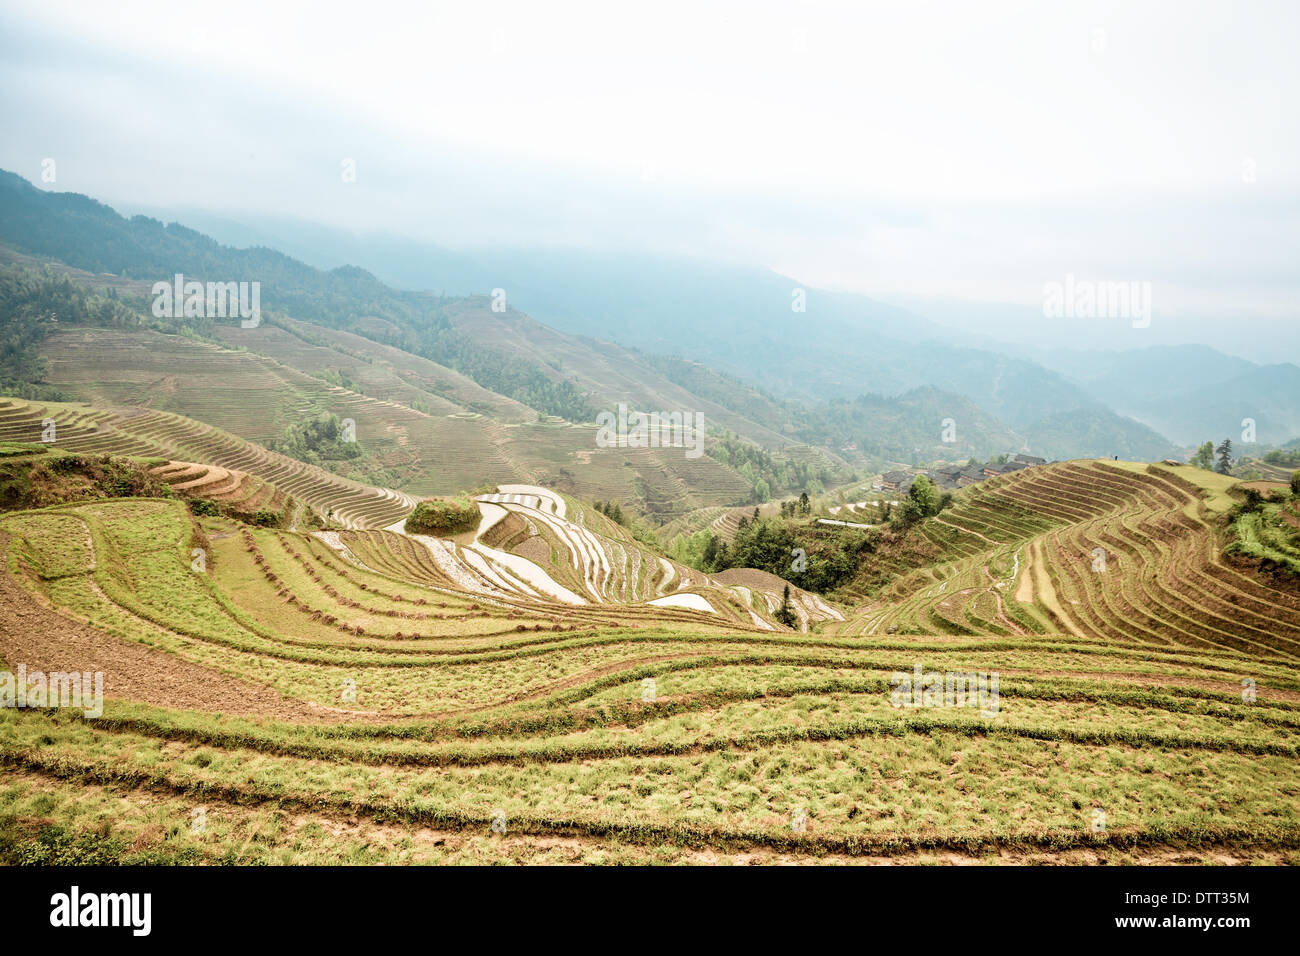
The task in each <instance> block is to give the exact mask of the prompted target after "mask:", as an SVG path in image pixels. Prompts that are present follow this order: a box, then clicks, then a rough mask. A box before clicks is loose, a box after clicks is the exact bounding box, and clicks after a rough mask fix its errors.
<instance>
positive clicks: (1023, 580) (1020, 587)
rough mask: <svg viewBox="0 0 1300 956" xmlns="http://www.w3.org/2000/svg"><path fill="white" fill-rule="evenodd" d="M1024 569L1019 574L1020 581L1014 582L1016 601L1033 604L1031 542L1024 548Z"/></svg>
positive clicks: (1032, 555) (1032, 551) (1032, 546)
mask: <svg viewBox="0 0 1300 956" xmlns="http://www.w3.org/2000/svg"><path fill="white" fill-rule="evenodd" d="M1023 550H1024V552H1025V567H1024V570H1022V571H1021V572H1020V580H1019V581H1018V582H1016V600H1017V601H1018V602H1020V603H1021V604H1033V603H1034V543H1033V542H1032V541H1031V542H1029V543H1028V544H1026V545H1025V547H1024V549H1023Z"/></svg>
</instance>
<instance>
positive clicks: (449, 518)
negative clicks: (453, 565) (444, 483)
mask: <svg viewBox="0 0 1300 956" xmlns="http://www.w3.org/2000/svg"><path fill="white" fill-rule="evenodd" d="M478 523H479V510H478V505H477V504H475V503H474V501H472V500H471V499H470V498H469V497H468V496H461V497H459V498H426V499H425V500H423V501H421V502H420V503H419V504H417V505H416V506H415V510H414V511H412V512H411V514H410V516H409V517H408V518H407V519H406V532H407V534H431V535H437V536H443V537H445V536H449V535H454V534H462V533H464V532H466V531H473V530H474V529H475V528H477V527H478Z"/></svg>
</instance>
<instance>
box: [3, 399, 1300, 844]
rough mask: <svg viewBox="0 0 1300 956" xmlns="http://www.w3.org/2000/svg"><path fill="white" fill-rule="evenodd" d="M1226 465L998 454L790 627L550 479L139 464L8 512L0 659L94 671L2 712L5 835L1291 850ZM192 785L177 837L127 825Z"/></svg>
mask: <svg viewBox="0 0 1300 956" xmlns="http://www.w3.org/2000/svg"><path fill="white" fill-rule="evenodd" d="M55 411H56V413H57V412H60V411H61V410H58V409H56V410H55ZM154 414H162V413H154ZM52 453H54V454H59V452H58V450H57V449H55V450H54V451H53V452H52ZM164 470H165V471H166V472H167V473H169V474H173V476H175V475H179V474H181V473H183V472H185V471H186V469H181V468H179V467H178V466H176V465H170V466H166V467H165V469H164ZM225 480H226V479H220V481H222V482H224V481H225ZM1231 488H1232V482H1231V481H1230V480H1227V479H1219V478H1217V477H1216V476H1213V475H1210V474H1209V473H1204V472H1200V473H1193V472H1192V470H1191V469H1166V468H1162V467H1159V466H1146V465H1142V464H1130V463H1121V464H1116V463H1113V462H1104V463H1103V462H1073V463H1067V464H1062V465H1055V466H1048V467H1043V468H1037V469H1032V470H1030V471H1028V472H1020V473H1017V474H1015V475H1013V476H1008V477H1006V478H1004V479H997V480H994V481H992V482H989V483H988V484H987V485H986V486H977V487H976V488H974V489H970V490H967V491H963V492H961V493H960V495H959V496H958V499H959V500H958V502H957V504H956V505H955V506H954V507H953V508H952V509H951V510H950V511H946V512H944V513H943V515H942V516H941V518H940V519H931V520H930V521H928V522H926V523H924V524H923V525H921V526H920V527H919V528H918V529H917V530H916V532H915V533H916V534H917V535H918V536H919V540H923V541H925V542H928V543H929V547H930V548H931V549H932V550H931V552H930V553H929V554H928V555H923V554H922V553H921V550H920V545H919V543H918V545H916V546H910V545H909V546H907V547H903V546H901V545H900V546H896V547H886V548H884V549H883V550H881V551H879V552H878V553H877V558H876V560H877V561H878V562H879V563H878V568H879V569H880V570H885V571H888V573H889V580H888V582H887V586H886V587H884V588H883V589H882V590H879V591H878V592H877V593H876V594H875V596H874V597H872V598H871V600H870V601H869V602H868V603H867V604H865V605H863V606H862V607H860V608H858V609H857V610H856V611H855V612H854V613H852V614H847V615H846V614H844V613H842V612H841V611H840V610H839V609H838V608H837V607H835V606H834V605H833V604H830V603H827V602H825V601H822V600H821V599H819V598H816V597H815V596H813V595H807V594H804V593H802V592H799V591H798V590H797V589H792V598H793V603H794V604H795V605H796V606H797V607H798V612H797V616H798V618H799V621H800V625H801V626H800V628H799V629H798V630H795V631H791V630H788V629H785V628H784V627H781V626H780V625H779V624H776V623H775V622H774V621H773V620H772V616H771V612H772V610H773V602H774V601H775V600H778V599H779V595H778V594H777V592H776V588H777V586H779V585H780V579H777V578H774V577H772V576H770V575H763V574H761V573H758V572H744V571H732V572H727V573H726V574H725V575H719V576H718V577H716V578H710V577H709V576H707V575H699V574H698V573H697V572H690V571H689V569H685V568H682V567H681V566H678V565H674V564H673V563H672V562H668V561H665V560H662V559H659V558H655V557H654V556H653V555H651V554H650V553H649V552H647V551H645V550H644V549H642V548H641V547H640V546H639V545H638V544H637V543H636V542H635V541H633V540H631V539H629V537H628V536H627V535H626V533H625V532H624V531H623V529H620V528H619V527H618V526H616V525H614V524H613V523H611V522H609V521H607V519H605V518H604V516H602V515H600V514H598V513H596V512H595V511H594V510H593V509H590V508H587V507H586V506H584V505H582V504H581V503H580V502H577V501H575V500H574V499H572V498H570V497H568V496H565V495H560V494H556V493H554V492H552V491H549V490H547V489H544V488H536V487H527V486H513V487H512V486H502V487H500V488H498V489H496V490H495V491H493V492H491V493H487V494H483V495H480V496H478V499H477V504H478V507H479V508H480V509H481V513H482V521H481V523H480V526H479V528H478V529H477V531H475V532H471V533H468V534H467V535H464V536H459V537H458V538H457V539H450V540H441V539H423V538H421V537H419V536H410V535H405V534H403V533H401V532H400V531H399V530H382V529H375V528H372V529H371V530H364V531H362V530H357V531H317V532H312V533H308V532H306V531H303V530H298V531H289V530H285V529H259V528H254V527H250V526H249V525H247V524H244V523H241V522H238V521H235V520H232V519H231V518H228V517H203V516H195V515H194V514H192V513H191V512H190V511H189V510H187V509H186V507H185V505H184V504H183V503H182V502H181V501H178V500H168V499H166V498H158V497H126V498H108V499H102V500H83V501H72V502H69V503H68V504H66V505H63V506H59V507H54V508H48V509H44V510H33V511H14V512H10V513H8V514H4V515H2V516H0V551H2V552H3V555H4V562H3V565H0V659H2V660H3V661H5V662H7V663H8V664H10V665H11V666H12V664H13V663H14V662H16V661H22V662H24V663H25V664H26V666H27V667H28V668H29V669H35V668H43V669H45V670H49V671H53V670H56V669H59V668H66V667H73V668H75V669H77V670H87V669H88V670H98V671H102V672H103V673H104V675H105V678H104V680H105V684H104V690H105V696H106V701H105V702H104V704H103V713H102V714H101V715H98V716H94V717H83V716H82V715H81V714H80V713H79V712H77V711H70V710H66V709H64V710H62V711H55V710H42V709H12V708H6V709H0V722H3V724H4V733H3V734H0V739H2V740H3V743H0V762H3V763H4V765H5V767H6V770H7V771H8V773H9V774H10V779H11V781H12V782H11V783H10V784H9V786H10V790H9V793H10V798H9V799H10V804H9V805H10V806H17V807H19V808H22V807H26V806H29V805H32V801H33V800H35V799H36V797H37V795H38V793H39V794H40V795H41V799H42V803H41V806H43V807H44V810H43V819H44V820H45V822H43V823H40V824H36V823H32V822H30V820H22V819H17V818H13V819H9V818H6V819H7V822H6V827H7V831H6V832H7V834H8V836H7V837H6V841H7V842H5V843H4V844H3V848H2V849H0V852H3V853H4V854H7V855H6V856H5V859H6V861H13V860H17V859H21V858H24V857H23V856H22V855H23V854H32V853H37V852H40V848H41V847H43V846H48V845H49V844H50V841H57V842H59V845H62V846H64V849H63V851H62V852H63V853H65V854H66V855H69V856H70V857H71V858H73V859H80V860H94V861H101V862H144V861H151V862H181V861H184V862H210V863H217V862H227V863H229V862H235V861H236V860H239V861H241V862H268V863H269V862H324V861H325V860H327V859H331V858H333V859H339V858H342V859H350V860H353V861H356V862H416V861H425V862H451V861H470V860H473V861H481V862H489V861H502V860H506V859H517V860H520V859H521V860H527V861H534V862H547V861H550V862H554V861H558V860H567V861H592V862H596V861H606V862H619V861H627V862H631V861H634V860H640V861H644V860H645V859H646V858H647V854H649V858H651V859H654V860H657V861H661V862H700V861H703V860H705V859H717V858H719V857H722V858H733V857H735V858H737V859H739V860H742V861H744V859H747V860H748V862H799V861H807V860H810V859H818V860H823V861H824V860H832V861H843V862H849V861H854V860H857V861H868V862H880V861H885V860H887V859H891V858H892V859H901V860H903V861H913V862H935V861H940V860H945V861H949V862H951V861H954V860H960V859H972V860H978V859H981V858H983V855H986V854H992V855H994V856H995V857H996V858H997V859H1001V860H1003V861H1008V860H1010V861H1018V862H1063V861H1064V862H1114V863H1122V862H1154V861H1158V860H1169V859H1173V858H1180V857H1181V856H1183V855H1186V854H1188V853H1191V854H1193V858H1199V857H1200V856H1201V855H1204V854H1212V855H1213V856H1214V857H1215V858H1216V859H1219V860H1223V861H1228V862H1242V861H1259V862H1279V861H1285V860H1288V859H1293V858H1294V854H1295V848H1296V847H1297V846H1300V819H1297V817H1296V809H1295V806H1294V800H1293V799H1292V794H1291V789H1292V786H1293V784H1292V776H1293V769H1294V765H1295V760H1296V758H1297V756H1300V752H1298V751H1297V745H1296V728H1297V726H1300V725H1298V724H1297V720H1300V681H1298V680H1297V677H1296V670H1295V662H1296V659H1297V656H1298V655H1300V592H1297V591H1296V590H1295V589H1294V587H1293V586H1290V587H1288V586H1283V585H1280V584H1279V583H1278V582H1277V581H1275V580H1273V579H1271V578H1269V577H1268V576H1265V575H1260V574H1258V573H1257V572H1255V571H1253V570H1251V569H1250V568H1249V567H1247V566H1245V565H1240V564H1233V563H1232V562H1230V561H1227V560H1225V559H1223V558H1221V557H1219V556H1218V552H1217V549H1216V548H1215V547H1214V544H1215V541H1216V538H1215V535H1216V531H1215V523H1214V522H1215V518H1214V516H1215V515H1216V514H1218V513H1220V512H1221V510H1222V509H1223V508H1225V507H1226V506H1227V504H1230V502H1231V499H1230V498H1229V497H1228V495H1227V492H1229V491H1230V490H1231ZM1097 547H1101V548H1104V549H1105V551H1106V553H1107V554H1108V555H1109V556H1110V557H1109V559H1108V563H1107V565H1106V568H1105V571H1104V572H1097V571H1092V570H1089V567H1088V565H1089V562H1091V561H1092V560H1093V549H1094V548H1097ZM196 549H197V550H196ZM196 553H201V554H202V555H203V556H204V557H203V561H202V562H201V563H198V562H196V559H195V557H194V555H195V554H196ZM805 628H810V630H805ZM54 634H58V635H59V639H58V640H57V641H54V640H51V639H50V636H51V635H54ZM919 671H924V672H925V673H926V674H930V673H932V672H933V673H934V674H935V675H937V678H936V679H938V680H939V681H940V684H939V685H937V686H939V687H942V679H943V674H944V673H947V674H949V675H951V674H953V673H960V674H969V675H970V676H971V680H972V681H974V680H975V675H976V673H978V674H982V675H984V676H985V677H987V676H988V675H989V674H990V673H992V674H996V675H997V676H998V677H999V678H1000V680H999V682H998V683H997V684H994V685H993V689H994V690H995V691H996V693H994V694H990V693H988V691H989V686H987V682H985V683H982V684H978V685H977V686H978V687H979V688H980V692H979V694H978V695H976V694H975V693H974V692H973V691H972V696H971V698H970V702H969V703H968V704H967V705H966V706H965V707H960V706H959V707H955V708H948V709H942V710H941V709H925V708H926V707H927V705H926V703H925V702H926V700H928V699H929V698H923V696H922V691H921V688H920V686H918V687H917V688H916V696H915V699H913V697H912V692H911V691H910V690H909V691H908V692H907V695H906V699H905V700H903V701H902V702H900V697H899V695H900V693H901V690H900V684H899V681H900V679H906V680H907V681H911V680H912V675H913V674H914V673H917V672H919ZM900 675H901V677H900ZM1246 679H1248V683H1249V688H1250V691H1251V696H1250V697H1249V699H1247V698H1246V697H1245V696H1244V695H1243V691H1242V687H1243V686H1244V683H1245V682H1246ZM927 686H929V687H930V690H927V691H925V693H926V694H931V693H932V692H933V691H934V686H936V685H927ZM975 705H978V707H977V706H975ZM146 782H147V784H148V786H147V788H145V787H142V786H141V785H142V784H144V783H146ZM918 782H919V783H920V784H921V785H918ZM196 793H200V794H202V798H201V799H202V801H203V806H204V807H205V812H206V813H207V820H208V826H207V828H206V829H205V830H204V832H202V833H201V834H199V835H197V836H196V835H195V834H194V833H191V832H189V831H188V829H187V827H184V826H175V825H173V826H171V827H168V826H159V825H158V821H160V820H167V819H173V820H180V821H186V820H188V819H189V815H190V810H191V809H192V806H193V803H194V799H195V798H194V795H195V794H196ZM906 793H910V794H912V796H911V797H908V798H906V799H904V798H902V797H900V794H906ZM110 804H111V806H112V808H113V811H112V820H111V823H110V824H109V825H108V826H107V827H103V826H101V827H100V828H99V830H98V836H96V837H94V839H93V840H92V839H91V837H90V836H89V835H88V834H89V833H90V831H91V830H92V829H93V827H94V826H95V820H96V819H97V816H98V814H99V813H100V812H101V809H102V808H103V807H106V806H108V805H110ZM1207 806H1212V807H1213V808H1214V811H1213V813H1211V814H1207V811H1206V807H1207ZM1098 811H1101V812H1102V813H1103V819H1104V825H1103V826H1102V827H1100V828H1098V827H1097V825H1096V824H1097V819H1098V816H1097V813H1098ZM792 819H794V820H796V821H798V823H799V825H795V826H792V824H791V820H792ZM319 820H325V821H327V822H328V824H329V825H328V826H322V825H320V824H319V823H316V824H314V829H313V830H312V832H313V834H315V835H314V836H313V838H312V839H311V840H307V841H304V840H303V839H301V838H300V837H301V835H302V833H303V831H302V829H301V828H302V827H304V826H308V825H313V824H312V823H311V822H310V821H319ZM268 821H271V822H270V824H269V825H268ZM493 821H497V822H498V823H501V822H503V821H504V825H505V826H507V827H508V830H509V833H510V834H512V835H514V836H513V839H514V841H515V842H505V841H501V840H496V841H493V836H494V834H493V833H492V832H491V826H490V825H491V824H493ZM376 826H383V827H386V828H388V831H387V832H389V833H390V834H391V836H390V837H385V838H384V839H375V838H374V836H373V834H374V829H373V828H374V827H376ZM255 834H260V835H258V836H257V837H256V839H254V835H255ZM557 840H558V841H559V842H556V841H557ZM520 841H522V842H520Z"/></svg>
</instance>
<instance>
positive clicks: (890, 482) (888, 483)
mask: <svg viewBox="0 0 1300 956" xmlns="http://www.w3.org/2000/svg"><path fill="white" fill-rule="evenodd" d="M911 487H912V476H911V475H910V474H908V473H907V472H905V471H887V472H885V473H884V474H883V475H881V476H880V488H879V490H880V491H897V492H906V491H907V490H908V489H910V488H911Z"/></svg>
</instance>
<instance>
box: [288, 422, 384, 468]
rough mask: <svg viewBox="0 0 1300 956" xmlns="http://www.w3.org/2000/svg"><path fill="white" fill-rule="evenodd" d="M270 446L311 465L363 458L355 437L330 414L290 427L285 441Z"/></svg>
mask: <svg viewBox="0 0 1300 956" xmlns="http://www.w3.org/2000/svg"><path fill="white" fill-rule="evenodd" d="M267 447H268V448H270V449H271V450H272V451H278V452H280V454H282V455H288V456H289V457H290V458H297V459H298V460H299V461H305V462H307V463H308V464H311V465H319V464H322V463H323V462H326V461H339V460H346V459H352V458H360V457H361V455H362V449H361V447H360V443H359V442H358V441H357V439H356V435H355V434H353V433H351V432H350V431H346V430H345V429H344V427H343V424H342V423H341V422H340V421H339V417H338V416H337V415H334V414H330V413H326V414H323V415H318V416H317V417H315V418H313V419H310V420H309V421H306V422H303V423H302V424H301V425H290V426H289V427H288V428H287V429H286V430H285V435H284V438H281V439H278V440H275V441H271V442H268V443H267Z"/></svg>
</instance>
